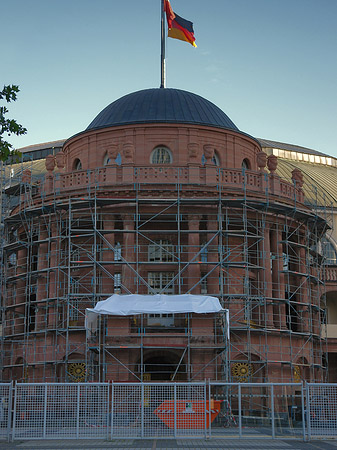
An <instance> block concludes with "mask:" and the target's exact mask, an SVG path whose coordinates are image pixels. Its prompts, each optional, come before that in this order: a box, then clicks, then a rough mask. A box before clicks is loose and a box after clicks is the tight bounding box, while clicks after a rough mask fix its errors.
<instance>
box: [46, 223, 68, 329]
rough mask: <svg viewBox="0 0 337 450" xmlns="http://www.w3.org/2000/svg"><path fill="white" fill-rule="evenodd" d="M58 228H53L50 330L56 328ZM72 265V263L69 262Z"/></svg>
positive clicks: (49, 292) (50, 262) (50, 272)
mask: <svg viewBox="0 0 337 450" xmlns="http://www.w3.org/2000/svg"><path fill="white" fill-rule="evenodd" d="M57 239H58V236H57V226H56V225H55V224H53V225H52V226H51V243H50V254H49V286H48V298H49V299H51V306H49V308H48V328H55V326H56V299H55V297H56V295H57V286H56V282H57V270H58V269H57V248H58V245H57ZM69 264H70V262H69Z"/></svg>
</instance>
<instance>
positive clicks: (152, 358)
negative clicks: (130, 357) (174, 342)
mask: <svg viewBox="0 0 337 450" xmlns="http://www.w3.org/2000/svg"><path fill="white" fill-rule="evenodd" d="M180 358H181V355H180V356H179V355H176V354H175V353H173V352H172V353H171V352H165V351H162V352H160V353H159V352H156V353H152V354H150V355H148V357H145V358H144V377H143V378H144V380H143V381H171V380H172V379H173V376H174V374H175V373H176V374H175V376H174V379H173V381H186V365H185V363H184V361H182V362H181V364H180V365H179V362H180ZM178 365H179V368H178V370H177V367H178Z"/></svg>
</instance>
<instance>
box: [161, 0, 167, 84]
mask: <svg viewBox="0 0 337 450" xmlns="http://www.w3.org/2000/svg"><path fill="white" fill-rule="evenodd" d="M165 84H166V74H165V14H164V0H161V80H160V87H161V88H164V87H165Z"/></svg>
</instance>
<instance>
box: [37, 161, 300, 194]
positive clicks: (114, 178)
mask: <svg viewBox="0 0 337 450" xmlns="http://www.w3.org/2000/svg"><path fill="white" fill-rule="evenodd" d="M134 183H138V184H141V185H143V186H144V185H151V186H153V185H157V184H159V185H160V187H161V189H165V187H166V188H167V189H171V187H170V185H171V186H172V185H175V184H180V185H189V186H191V187H193V186H201V187H204V186H209V187H212V186H213V187H218V188H219V186H220V187H221V188H222V190H224V191H226V190H228V191H240V192H243V191H245V192H246V193H251V194H258V193H259V194H261V195H264V196H265V195H276V196H278V197H280V198H283V200H292V201H293V200H297V201H299V202H303V201H304V194H303V191H302V189H300V188H296V187H295V186H294V184H292V183H289V182H287V181H285V180H282V179H281V178H280V177H279V176H277V175H275V174H268V173H266V172H257V171H252V170H245V171H244V172H243V171H242V170H241V169H223V168H219V167H215V166H210V165H209V166H208V165H206V166H197V165H192V164H191V165H189V166H187V167H186V166H185V167H168V166H165V167H160V166H155V167H154V166H152V167H149V166H143V167H134V166H132V165H123V166H117V165H112V166H106V167H102V168H97V169H92V170H79V171H75V172H70V173H54V174H53V179H51V177H50V175H49V178H47V177H46V180H45V181H44V183H42V185H41V192H44V193H46V194H48V193H52V192H57V193H60V194H61V193H65V192H67V191H68V192H69V191H70V192H71V191H74V190H80V189H86V190H88V189H90V190H93V189H104V188H105V187H111V186H116V187H118V186H123V185H130V184H134Z"/></svg>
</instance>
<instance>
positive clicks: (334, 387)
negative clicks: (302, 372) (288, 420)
mask: <svg viewBox="0 0 337 450" xmlns="http://www.w3.org/2000/svg"><path fill="white" fill-rule="evenodd" d="M307 395H308V399H307V411H306V412H307V420H308V434H309V438H310V436H315V437H331V436H337V384H308V387H307Z"/></svg>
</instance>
